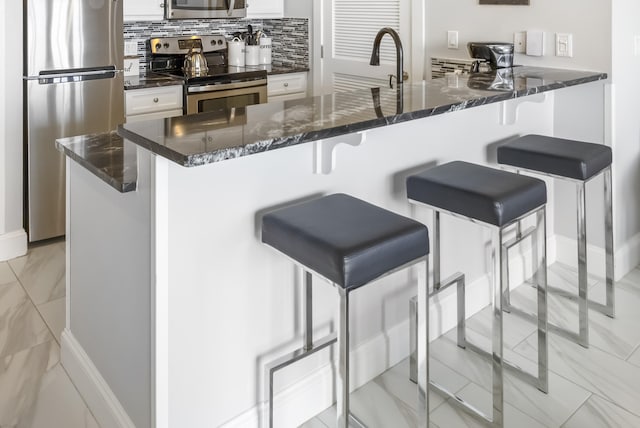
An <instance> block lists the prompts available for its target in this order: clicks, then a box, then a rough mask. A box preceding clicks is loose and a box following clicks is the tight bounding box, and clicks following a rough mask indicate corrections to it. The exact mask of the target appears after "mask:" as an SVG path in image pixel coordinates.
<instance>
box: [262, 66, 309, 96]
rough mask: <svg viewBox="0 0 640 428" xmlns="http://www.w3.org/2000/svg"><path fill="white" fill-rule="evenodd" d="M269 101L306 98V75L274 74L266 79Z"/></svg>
mask: <svg viewBox="0 0 640 428" xmlns="http://www.w3.org/2000/svg"><path fill="white" fill-rule="evenodd" d="M267 96H268V97H269V101H272V100H276V99H277V100H283V99H284V97H285V96H286V99H294V98H304V97H306V96H307V73H306V72H305V73H288V74H275V75H269V76H268V77H267Z"/></svg>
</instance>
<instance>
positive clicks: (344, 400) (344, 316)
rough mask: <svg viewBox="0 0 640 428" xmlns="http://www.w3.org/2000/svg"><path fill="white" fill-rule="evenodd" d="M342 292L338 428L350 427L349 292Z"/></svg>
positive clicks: (339, 326) (339, 336)
mask: <svg viewBox="0 0 640 428" xmlns="http://www.w3.org/2000/svg"><path fill="white" fill-rule="evenodd" d="M339 292H340V314H339V315H338V328H337V330H338V348H339V352H338V370H337V377H336V397H337V399H336V408H337V425H336V427H337V428H348V427H349V292H348V291H347V290H344V289H342V288H340V289H339Z"/></svg>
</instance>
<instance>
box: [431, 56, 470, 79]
mask: <svg viewBox="0 0 640 428" xmlns="http://www.w3.org/2000/svg"><path fill="white" fill-rule="evenodd" d="M471 64H473V60H472V59H469V60H465V59H449V58H431V78H432V79H437V78H440V77H444V76H445V74H446V73H452V72H455V71H458V72H460V73H463V74H466V73H469V71H470V70H471Z"/></svg>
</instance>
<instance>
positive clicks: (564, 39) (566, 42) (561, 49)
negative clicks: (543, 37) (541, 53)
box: [556, 33, 573, 58]
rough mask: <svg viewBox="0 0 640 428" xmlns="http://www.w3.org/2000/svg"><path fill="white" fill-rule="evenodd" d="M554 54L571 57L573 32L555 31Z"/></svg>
mask: <svg viewBox="0 0 640 428" xmlns="http://www.w3.org/2000/svg"><path fill="white" fill-rule="evenodd" d="M556 56H566V57H569V58H573V34H569V33H556Z"/></svg>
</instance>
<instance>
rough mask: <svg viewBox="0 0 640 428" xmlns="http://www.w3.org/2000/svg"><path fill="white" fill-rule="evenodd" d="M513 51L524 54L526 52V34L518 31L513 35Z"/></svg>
mask: <svg viewBox="0 0 640 428" xmlns="http://www.w3.org/2000/svg"><path fill="white" fill-rule="evenodd" d="M513 49H514V52H515V53H525V52H526V51H527V33H526V32H524V31H519V32H517V33H513Z"/></svg>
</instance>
